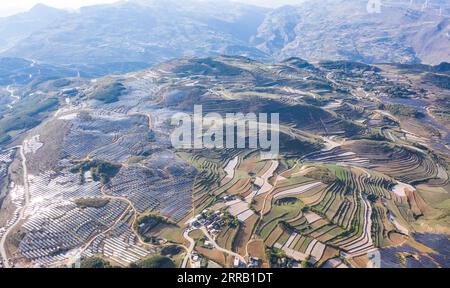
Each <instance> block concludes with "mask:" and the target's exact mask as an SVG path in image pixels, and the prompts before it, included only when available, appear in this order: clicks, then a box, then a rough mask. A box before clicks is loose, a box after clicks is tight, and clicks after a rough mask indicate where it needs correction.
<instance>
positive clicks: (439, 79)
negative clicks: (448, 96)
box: [423, 73, 450, 89]
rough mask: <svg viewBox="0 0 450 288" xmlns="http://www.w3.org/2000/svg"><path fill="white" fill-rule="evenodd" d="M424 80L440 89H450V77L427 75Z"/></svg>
mask: <svg viewBox="0 0 450 288" xmlns="http://www.w3.org/2000/svg"><path fill="white" fill-rule="evenodd" d="M423 80H424V81H426V82H430V83H432V84H433V85H435V86H437V87H439V88H443V89H450V77H449V76H446V75H440V74H432V73H427V74H426V75H425V76H424V77H423Z"/></svg>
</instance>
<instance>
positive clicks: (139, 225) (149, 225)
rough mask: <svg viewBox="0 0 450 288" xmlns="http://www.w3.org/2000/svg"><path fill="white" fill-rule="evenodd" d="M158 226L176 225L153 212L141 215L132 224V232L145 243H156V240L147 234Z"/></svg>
mask: <svg viewBox="0 0 450 288" xmlns="http://www.w3.org/2000/svg"><path fill="white" fill-rule="evenodd" d="M160 224H165V225H173V226H175V225H176V224H175V223H173V222H172V221H170V220H169V219H167V218H164V217H162V216H160V215H158V214H155V213H153V212H149V213H147V214H144V215H141V216H139V217H138V219H137V220H136V222H135V223H134V227H133V228H134V230H136V231H138V233H139V235H140V236H141V237H142V240H143V241H144V242H147V243H157V239H156V238H155V237H153V236H151V235H150V236H149V235H148V233H149V232H150V231H151V230H152V229H154V228H155V227H157V226H158V225H160Z"/></svg>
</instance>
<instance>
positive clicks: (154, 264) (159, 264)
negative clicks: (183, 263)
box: [130, 255, 175, 268]
mask: <svg viewBox="0 0 450 288" xmlns="http://www.w3.org/2000/svg"><path fill="white" fill-rule="evenodd" d="M130 268H175V263H174V262H173V261H172V259H170V258H169V257H165V256H159V255H158V256H150V257H147V258H144V259H142V260H140V261H138V262H135V263H132V264H130Z"/></svg>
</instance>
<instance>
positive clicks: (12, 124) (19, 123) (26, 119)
mask: <svg viewBox="0 0 450 288" xmlns="http://www.w3.org/2000/svg"><path fill="white" fill-rule="evenodd" d="M58 103H59V102H58V99H56V98H48V99H44V98H42V97H41V96H28V97H27V98H25V99H24V100H22V101H21V102H19V103H18V104H17V105H16V106H15V107H14V109H13V110H12V111H11V113H10V114H9V115H7V116H5V117H4V118H1V119H0V135H2V136H0V144H2V143H6V142H7V141H9V140H10V139H11V138H10V137H9V136H8V134H7V133H8V132H11V131H17V130H22V129H30V128H33V127H35V126H37V125H38V124H39V123H41V121H42V118H43V117H41V115H40V114H41V113H44V112H48V111H51V110H54V109H55V108H56V107H57V105H58Z"/></svg>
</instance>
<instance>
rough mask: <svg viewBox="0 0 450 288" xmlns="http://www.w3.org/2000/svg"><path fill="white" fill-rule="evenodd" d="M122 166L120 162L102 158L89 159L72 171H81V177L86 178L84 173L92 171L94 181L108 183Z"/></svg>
mask: <svg viewBox="0 0 450 288" xmlns="http://www.w3.org/2000/svg"><path fill="white" fill-rule="evenodd" d="M120 168H121V165H119V164H113V163H109V162H106V161H102V160H92V161H89V160H87V161H84V162H82V163H80V164H78V165H77V166H75V167H74V168H72V169H71V170H70V172H72V173H80V177H81V179H84V173H85V172H87V171H91V173H92V178H93V179H94V181H100V182H101V183H102V184H106V183H109V181H111V178H114V176H116V175H117V173H119V170H120Z"/></svg>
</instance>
